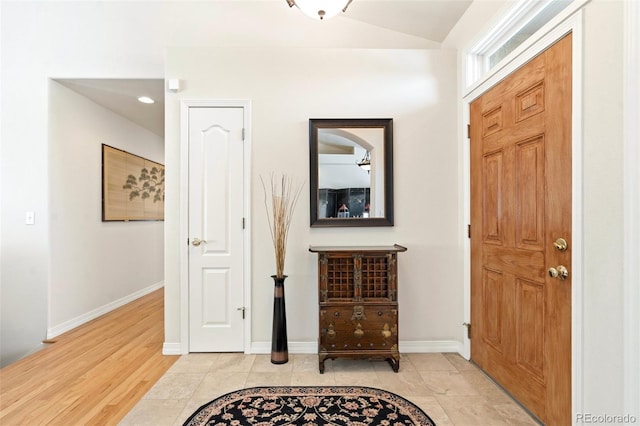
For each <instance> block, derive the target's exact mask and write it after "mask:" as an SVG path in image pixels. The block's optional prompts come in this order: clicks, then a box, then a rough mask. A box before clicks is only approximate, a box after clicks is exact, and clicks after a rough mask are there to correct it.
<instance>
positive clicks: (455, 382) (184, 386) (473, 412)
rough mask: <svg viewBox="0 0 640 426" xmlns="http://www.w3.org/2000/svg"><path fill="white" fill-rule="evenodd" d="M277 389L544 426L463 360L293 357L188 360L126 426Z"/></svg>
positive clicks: (170, 419) (439, 419) (439, 415)
mask: <svg viewBox="0 0 640 426" xmlns="http://www.w3.org/2000/svg"><path fill="white" fill-rule="evenodd" d="M276 385H308V386H314V385H315V386H321V385H360V386H370V387H375V388H380V389H385V390H388V391H391V392H393V393H396V394H398V395H400V396H402V397H404V398H406V399H408V400H409V401H411V402H413V403H414V404H416V405H417V406H419V407H420V408H422V409H423V410H424V411H425V412H426V413H427V414H428V415H429V417H431V418H432V419H433V420H434V421H435V422H436V424H437V425H438V426H441V425H455V426H463V425H469V426H494V425H496V426H497V425H538V423H537V422H535V421H534V420H533V419H532V418H531V417H530V416H529V415H528V414H527V413H526V411H524V410H523V409H522V408H521V407H520V406H519V405H518V404H517V403H515V402H514V401H513V400H512V399H511V398H510V397H509V396H508V395H507V394H505V393H504V392H503V391H502V390H501V389H500V387H498V386H497V385H496V384H494V383H493V382H492V381H491V380H490V379H489V378H487V377H486V376H485V375H484V373H482V372H481V371H480V370H478V368H477V367H475V366H474V365H473V364H471V363H469V362H467V361H466V360H465V359H464V358H462V357H461V356H459V355H458V354H441V353H421V354H405V355H402V357H401V361H400V371H399V372H398V373H394V372H393V371H392V370H391V367H390V366H389V364H388V363H387V362H385V361H367V360H346V359H338V360H333V361H331V360H328V361H326V362H325V373H324V374H320V373H319V372H318V357H317V355H296V354H291V355H289V362H288V363H287V364H283V365H274V364H271V361H270V356H269V355H244V354H239V353H225V354H189V355H183V356H182V357H180V359H179V360H178V361H176V363H175V364H174V365H173V366H172V367H171V368H170V369H169V371H167V373H166V374H165V375H164V376H163V377H162V378H161V379H160V380H159V381H158V382H157V383H156V384H155V385H154V387H153V388H152V389H151V390H150V391H149V392H148V393H147V394H146V395H145V396H144V398H143V399H142V400H141V401H140V402H139V403H138V404H137V405H136V406H135V407H134V408H133V410H131V412H129V414H127V416H126V417H125V418H124V419H123V420H122V422H121V423H120V425H122V426H128V425H154V426H160V425H182V424H183V423H184V421H185V420H186V419H187V418H188V417H189V416H190V415H191V414H192V413H193V412H194V411H195V410H197V409H198V407H200V406H202V405H203V404H205V403H207V402H209V401H211V400H212V399H215V398H216V397H218V396H220V395H223V394H225V393H227V392H231V391H234V390H237V389H241V388H247V387H251V386H276Z"/></svg>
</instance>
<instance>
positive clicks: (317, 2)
mask: <svg viewBox="0 0 640 426" xmlns="http://www.w3.org/2000/svg"><path fill="white" fill-rule="evenodd" d="M286 1H287V4H288V5H289V7H293V6H298V9H300V10H301V11H302V13H304V14H305V15H307V16H308V17H310V18H313V19H318V20H320V21H322V20H324V19H325V18H331V17H333V16H336V15H337V14H338V13H340V11H342V12H346V10H347V7H349V5H350V4H351V2H352V1H353V0H286Z"/></svg>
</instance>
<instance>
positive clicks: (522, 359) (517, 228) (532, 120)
mask: <svg viewBox="0 0 640 426" xmlns="http://www.w3.org/2000/svg"><path fill="white" fill-rule="evenodd" d="M571 40H572V39H571V35H570V34H569V35H567V36H565V37H564V38H563V39H561V40H559V41H558V42H557V43H555V44H554V45H553V46H551V47H549V48H548V49H547V50H546V51H544V52H542V53H541V54H539V55H538V56H537V57H536V58H534V59H532V60H531V61H530V62H529V63H527V64H526V65H524V66H523V67H522V68H520V69H519V70H517V71H515V72H514V73H512V74H511V75H510V76H508V77H507V78H505V79H504V80H503V81H502V82H500V83H499V84H497V85H496V86H494V87H493V88H492V89H490V90H489V91H487V92H486V93H484V94H483V95H482V96H481V97H479V98H478V99H476V100H475V101H474V102H473V103H472V104H471V142H470V143H471V150H470V152H471V163H470V166H471V359H472V360H473V361H474V362H475V363H476V364H478V366H480V368H482V369H483V370H484V371H485V372H486V373H487V374H488V375H489V376H491V377H492V378H493V379H494V380H496V382H498V383H499V384H500V385H501V386H503V387H504V388H505V389H506V390H507V391H508V392H509V393H511V394H512V395H513V396H514V397H515V398H516V399H517V400H519V401H520V402H521V403H522V404H523V405H524V406H526V407H527V408H528V409H529V410H530V411H531V412H532V413H533V414H534V415H535V416H537V417H538V418H539V419H540V420H542V421H543V422H544V423H545V424H548V425H554V426H555V425H569V424H571V271H570V267H571V243H572V240H571ZM561 239H562V240H561ZM563 241H566V245H564V244H563ZM567 274H568V276H566V277H565V275H567ZM552 275H553V276H552Z"/></svg>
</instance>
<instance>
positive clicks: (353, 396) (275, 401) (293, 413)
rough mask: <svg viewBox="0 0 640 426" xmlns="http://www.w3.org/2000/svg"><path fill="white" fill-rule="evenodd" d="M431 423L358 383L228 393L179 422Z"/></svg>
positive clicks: (189, 425)
mask: <svg viewBox="0 0 640 426" xmlns="http://www.w3.org/2000/svg"><path fill="white" fill-rule="evenodd" d="M204 425H207V426H231V425H233V426H235V425H237V426H244V425H254V426H273V425H304V426H320V425H336V426H343V425H345V426H346V425H349V426H365V425H366V426H378V425H383V426H387V425H388V426H404V425H416V426H417V425H419V426H431V425H435V423H434V422H433V420H431V418H430V417H429V416H428V415H427V414H426V413H425V412H424V411H422V410H421V409H420V408H418V407H417V406H416V405H414V404H413V403H411V402H409V401H407V400H406V399H404V398H402V397H400V396H398V395H396V394H393V393H391V392H387V391H384V390H381V389H374V388H369V387H362V386H295V387H294V386H292V387H288V386H274V387H256V388H248V389H242V390H238V391H235V392H230V393H228V394H226V395H223V396H221V397H220V398H216V399H214V400H213V401H211V402H209V403H207V404H205V405H203V406H202V407H200V408H199V409H198V410H197V411H196V412H195V413H193V414H192V415H191V417H189V419H188V420H187V421H186V422H185V423H184V426H204Z"/></svg>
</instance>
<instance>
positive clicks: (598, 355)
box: [582, 1, 625, 414]
mask: <svg viewBox="0 0 640 426" xmlns="http://www.w3.org/2000/svg"><path fill="white" fill-rule="evenodd" d="M622 6H623V4H622V2H620V1H614V2H611V1H592V2H591V3H589V4H588V5H587V7H586V8H585V40H584V42H585V52H584V92H583V94H584V98H583V99H584V102H583V105H584V109H583V112H584V130H583V132H584V145H583V150H584V151H583V157H584V188H583V197H584V203H583V208H584V283H582V285H583V292H584V307H583V309H584V313H585V315H584V328H583V353H584V357H583V360H584V371H585V374H584V378H583V380H584V386H583V389H584V401H583V404H584V407H585V409H586V411H587V412H590V413H612V414H613V413H615V414H618V413H620V414H624V413H623V402H624V395H623V384H624V374H625V372H624V369H623V365H624V362H623V356H624V341H623V329H624V323H623V320H624V317H623V305H624V303H623V289H624V286H623V259H624V252H623V249H624V244H623V241H624V236H623V235H624V234H623V232H624V227H623V224H624V220H623V155H622V152H623V115H622V99H623V93H622V82H623V70H622V35H623V30H624V25H623V24H624V20H623V14H622V11H623V7H622ZM603 390H604V391H603Z"/></svg>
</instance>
